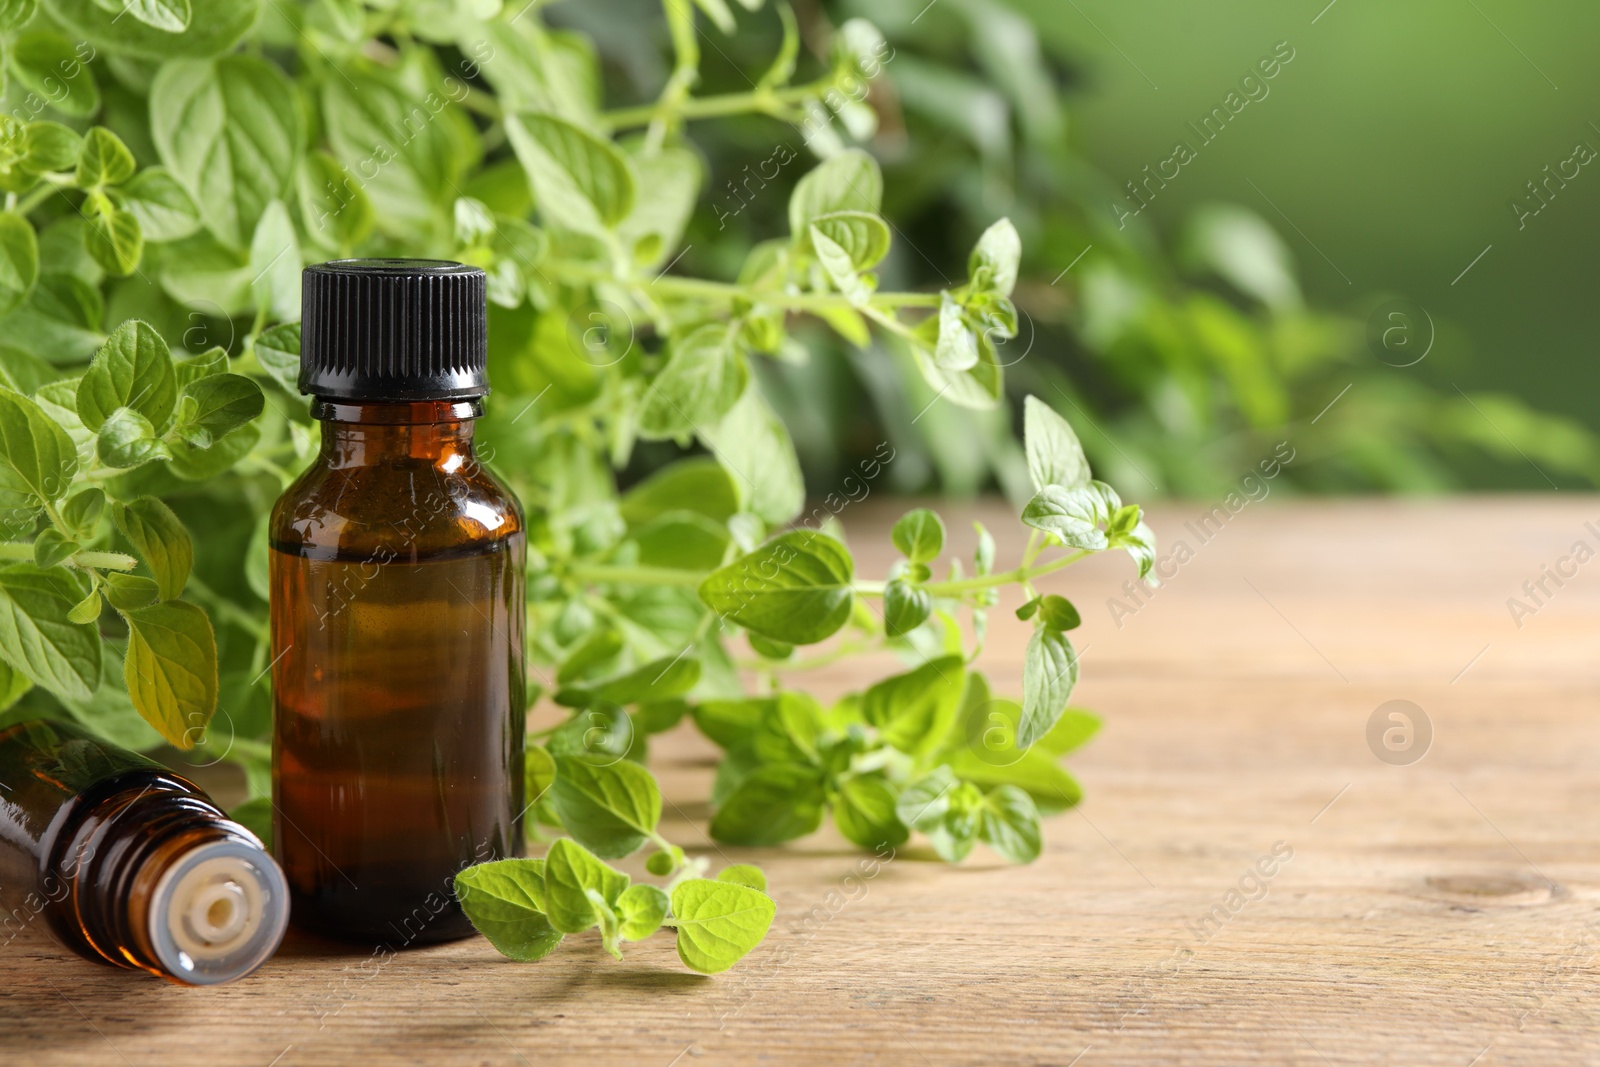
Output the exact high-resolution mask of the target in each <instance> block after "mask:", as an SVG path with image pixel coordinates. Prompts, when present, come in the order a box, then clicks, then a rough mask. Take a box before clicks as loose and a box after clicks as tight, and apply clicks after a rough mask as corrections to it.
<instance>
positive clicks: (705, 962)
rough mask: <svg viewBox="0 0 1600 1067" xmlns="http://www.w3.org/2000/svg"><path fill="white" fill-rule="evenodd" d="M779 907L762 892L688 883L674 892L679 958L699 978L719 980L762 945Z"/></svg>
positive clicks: (730, 885) (697, 881)
mask: <svg viewBox="0 0 1600 1067" xmlns="http://www.w3.org/2000/svg"><path fill="white" fill-rule="evenodd" d="M777 911H778V906H777V904H776V903H774V902H773V900H772V898H771V897H769V896H767V895H766V894H765V893H763V892H760V891H759V890H755V889H751V888H750V887H749V886H745V885H739V884H737V883H734V882H719V881H713V880H711V879H709V878H690V879H688V880H687V881H684V882H679V883H678V886H677V888H676V889H674V890H673V891H672V917H673V922H674V923H675V924H676V925H677V928H678V958H679V959H681V960H683V962H684V965H685V966H687V967H688V968H690V969H691V970H695V971H699V972H700V973H701V974H720V973H721V972H723V971H725V970H727V969H728V968H729V967H732V966H733V965H734V964H735V963H738V962H739V961H740V960H741V959H743V958H744V957H745V956H746V955H747V954H748V953H749V952H750V950H751V949H753V948H755V947H756V946H757V945H759V944H760V943H761V939H762V938H764V937H766V936H767V930H768V929H770V928H771V926H772V919H773V916H775V915H776V914H777Z"/></svg>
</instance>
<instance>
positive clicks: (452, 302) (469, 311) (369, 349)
mask: <svg viewBox="0 0 1600 1067" xmlns="http://www.w3.org/2000/svg"><path fill="white" fill-rule="evenodd" d="M487 285H488V282H487V279H486V278H485V276H484V273H483V271H481V270H479V269H478V268H477V267H469V266H466V265H465V264H462V263H453V262H450V261H448V260H442V259H338V260H334V261H332V262H331V263H317V264H314V265H312V266H309V267H307V268H306V269H305V271H304V272H303V273H302V274H301V297H302V299H301V303H302V305H303V307H302V312H301V316H300V391H301V392H302V393H310V394H312V395H314V396H319V397H326V398H328V399H332V400H352V401H374V402H376V401H397V402H405V401H413V400H465V399H469V398H472V397H480V396H483V395H484V394H485V393H487V392H488V391H489V373H488V363H489V360H488V355H489V348H488V333H489V326H488V288H487Z"/></svg>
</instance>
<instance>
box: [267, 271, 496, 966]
mask: <svg viewBox="0 0 1600 1067" xmlns="http://www.w3.org/2000/svg"><path fill="white" fill-rule="evenodd" d="M303 303H304V311H303V314H302V320H301V331H302V333H301V342H300V345H301V371H300V388H301V391H302V392H306V393H310V394H311V395H312V396H313V397H314V398H315V399H314V401H313V403H312V409H311V410H312V414H313V415H314V416H315V417H316V418H318V419H320V420H321V421H322V451H321V454H320V455H319V457H318V458H317V460H316V462H315V463H314V464H313V465H312V466H311V469H310V470H308V471H306V472H305V474H303V475H302V476H301V477H300V479H299V480H298V481H296V482H295V483H294V484H293V485H292V486H290V487H289V489H288V490H287V491H286V492H285V493H284V494H283V497H282V498H281V499H280V500H279V501H278V504H277V506H276V507H275V508H274V509H273V512H272V519H271V529H270V531H269V532H270V540H271V546H272V547H271V581H272V654H273V668H272V688H273V704H274V707H273V738H274V743H273V767H272V769H273V793H274V801H275V807H276V812H275V815H274V822H273V845H274V851H275V852H276V854H277V856H278V859H279V861H280V862H281V863H282V864H283V868H284V872H285V874H286V875H287V877H288V880H289V889H290V895H291V899H292V901H293V905H294V907H293V916H294V921H295V923H296V925H298V926H302V927H304V928H306V929H309V930H312V931H315V932H318V933H321V934H324V935H328V936H333V937H338V938H343V939H347V940H357V941H363V942H368V943H372V944H374V945H386V946H388V947H390V948H403V947H407V946H410V945H416V944H423V943H427V942H433V941H442V940H447V939H450V938H456V937H465V936H468V935H469V934H471V933H472V927H471V924H469V923H468V922H467V920H466V917H465V916H464V915H462V913H461V908H460V905H459V904H458V902H457V901H456V900H455V897H454V895H453V892H452V888H451V887H452V881H453V879H454V877H455V875H456V873H457V872H458V871H459V870H461V869H462V868H463V867H466V866H468V865H470V864H473V863H480V862H483V861H485V860H491V859H501V858H504V857H507V856H513V855H517V854H519V853H520V849H521V841H522V834H521V815H522V744H523V721H524V711H525V695H524V693H525V679H524V674H523V671H524V666H523V655H524V650H523V569H524V553H525V535H524V532H523V518H522V511H521V509H520V508H519V507H518V505H517V502H516V500H515V499H514V498H513V497H512V495H511V493H510V492H509V491H508V490H507V489H506V487H505V486H504V485H503V484H501V482H500V481H499V480H498V479H497V478H495V477H494V475H492V474H490V473H489V472H488V470H486V469H485V468H484V467H483V465H482V463H481V462H480V460H479V457H478V456H477V454H476V453H475V451H474V442H473V425H474V423H473V420H474V419H475V418H477V417H478V416H479V415H480V414H481V413H482V397H483V396H484V394H485V393H487V392H488V377H487V372H486V365H487V364H486V356H487V349H486V338H485V334H486V315H487V305H486V303H485V278H484V274H483V272H482V271H480V270H477V269H475V268H469V267H465V266H462V265H461V264H459V263H444V262H438V261H433V260H344V261H339V262H334V263H324V264H320V265H318V266H313V267H309V268H307V270H306V272H305V275H304V300H303Z"/></svg>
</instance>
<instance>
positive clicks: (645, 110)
mask: <svg viewBox="0 0 1600 1067" xmlns="http://www.w3.org/2000/svg"><path fill="white" fill-rule="evenodd" d="M834 82H835V79H834V78H833V77H831V76H830V77H827V78H823V79H821V80H819V81H814V82H810V83H808V84H806V85H791V86H789V87H788V88H786V89H771V88H755V89H751V90H750V91H749V92H743V93H722V94H719V95H717V96H684V97H680V98H678V99H676V100H670V101H669V104H670V106H668V107H665V108H664V107H663V106H662V103H663V101H657V102H655V103H650V104H641V105H639V106H638V107H625V108H618V109H616V110H614V111H606V112H602V113H601V114H600V116H599V124H600V128H601V129H603V130H607V131H615V130H626V129H631V128H633V127H636V126H648V125H649V124H650V123H651V122H652V121H653V120H655V119H656V118H658V117H665V116H666V115H667V114H670V115H671V116H672V117H675V118H679V119H715V118H725V117H727V116H728V115H747V114H756V115H773V116H778V115H781V114H782V112H783V109H784V108H786V107H788V106H789V105H790V104H798V103H802V102H804V101H806V100H810V99H812V98H813V97H818V96H821V95H822V94H823V93H826V92H827V91H828V90H829V89H832V88H834V87H835V85H834Z"/></svg>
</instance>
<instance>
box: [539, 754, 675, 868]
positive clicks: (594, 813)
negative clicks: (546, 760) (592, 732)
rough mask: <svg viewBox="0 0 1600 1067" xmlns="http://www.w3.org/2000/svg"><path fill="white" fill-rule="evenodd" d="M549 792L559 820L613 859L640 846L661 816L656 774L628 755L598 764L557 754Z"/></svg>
mask: <svg viewBox="0 0 1600 1067" xmlns="http://www.w3.org/2000/svg"><path fill="white" fill-rule="evenodd" d="M555 764H556V779H555V785H554V787H553V788H552V790H551V793H550V798H551V801H552V803H553V804H554V806H555V810H556V814H557V815H558V816H560V818H561V825H562V826H564V827H566V829H567V832H568V833H570V834H571V835H572V836H573V838H574V839H575V840H576V841H577V842H578V843H579V844H581V845H583V846H584V847H585V848H587V849H589V850H590V851H591V852H593V853H594V854H595V855H596V856H601V857H604V858H607V859H615V858H617V857H620V856H626V855H628V854H630V853H632V852H636V851H638V849H639V847H640V846H641V845H643V844H644V842H645V840H646V838H648V837H649V836H650V835H651V834H653V833H655V829H656V824H657V823H658V822H660V821H661V790H660V788H659V787H658V786H657V785H656V780H655V776H654V775H652V774H651V773H650V772H649V771H647V770H645V769H644V767H643V766H641V765H640V764H638V763H635V762H633V761H632V760H626V759H624V760H618V761H617V762H615V763H610V764H605V765H597V764H594V763H590V762H588V761H586V760H584V759H581V758H572V757H557V758H556V761H555Z"/></svg>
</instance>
